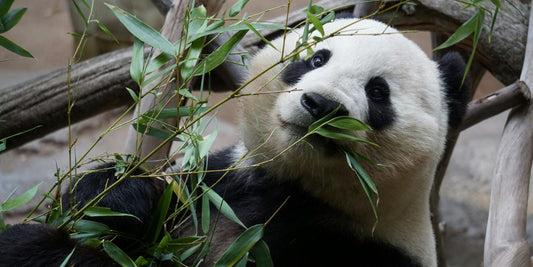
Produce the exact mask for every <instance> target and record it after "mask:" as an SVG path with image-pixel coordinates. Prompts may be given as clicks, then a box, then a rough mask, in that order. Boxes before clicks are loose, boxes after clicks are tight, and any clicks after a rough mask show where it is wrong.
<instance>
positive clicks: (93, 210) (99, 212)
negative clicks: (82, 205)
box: [83, 206, 141, 221]
mask: <svg viewBox="0 0 533 267" xmlns="http://www.w3.org/2000/svg"><path fill="white" fill-rule="evenodd" d="M83 214H85V216H89V217H124V216H126V217H133V218H135V219H137V220H138V221H141V219H139V218H138V217H137V216H135V215H133V214H129V213H122V212H116V211H112V210H111V209H110V208H107V207H98V206H93V207H89V208H87V209H86V210H84V211H83Z"/></svg>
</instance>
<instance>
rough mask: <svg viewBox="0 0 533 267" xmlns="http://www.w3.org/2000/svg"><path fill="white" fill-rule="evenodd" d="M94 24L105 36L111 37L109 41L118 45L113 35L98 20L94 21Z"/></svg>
mask: <svg viewBox="0 0 533 267" xmlns="http://www.w3.org/2000/svg"><path fill="white" fill-rule="evenodd" d="M95 22H96V24H98V27H99V28H100V30H102V31H103V32H104V33H105V34H107V36H109V37H111V39H113V41H115V43H117V44H118V43H119V42H118V39H117V38H116V37H115V35H113V33H112V32H111V31H110V30H109V29H108V28H107V27H106V26H105V25H104V24H103V23H102V22H100V21H99V20H95Z"/></svg>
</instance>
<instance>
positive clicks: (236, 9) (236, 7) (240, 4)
mask: <svg viewBox="0 0 533 267" xmlns="http://www.w3.org/2000/svg"><path fill="white" fill-rule="evenodd" d="M248 1H249V0H239V1H237V2H236V3H235V4H233V5H232V6H231V8H230V10H229V16H230V17H235V16H237V15H238V14H239V13H241V10H242V9H243V8H244V6H245V5H246V3H248Z"/></svg>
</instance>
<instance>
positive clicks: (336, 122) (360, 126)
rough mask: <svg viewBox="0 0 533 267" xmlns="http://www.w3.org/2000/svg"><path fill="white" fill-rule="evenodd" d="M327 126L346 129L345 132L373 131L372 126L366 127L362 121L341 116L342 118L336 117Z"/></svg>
mask: <svg viewBox="0 0 533 267" xmlns="http://www.w3.org/2000/svg"><path fill="white" fill-rule="evenodd" d="M327 125H329V126H332V127H335V128H339V129H345V130H352V131H368V130H372V128H370V126H368V125H366V124H365V123H363V122H362V121H360V120H358V119H355V118H352V117H348V116H341V117H335V118H333V119H331V120H330V121H328V122H327Z"/></svg>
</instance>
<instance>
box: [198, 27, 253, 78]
mask: <svg viewBox="0 0 533 267" xmlns="http://www.w3.org/2000/svg"><path fill="white" fill-rule="evenodd" d="M247 32H248V29H246V30H242V31H238V32H237V33H235V34H234V35H233V36H231V38H230V39H229V40H228V41H227V42H225V43H224V44H223V45H221V46H220V47H219V48H217V49H216V50H215V51H213V52H212V53H211V54H209V56H207V57H206V58H204V60H202V61H201V62H200V63H199V64H198V67H197V68H196V71H195V72H194V75H203V74H205V73H208V72H210V71H211V70H213V69H214V68H216V67H218V66H219V65H220V64H222V63H224V61H225V60H226V57H227V56H228V55H229V53H231V51H233V48H235V46H237V44H238V43H239V42H240V41H241V39H242V38H243V37H244V35H246V33H247Z"/></svg>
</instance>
